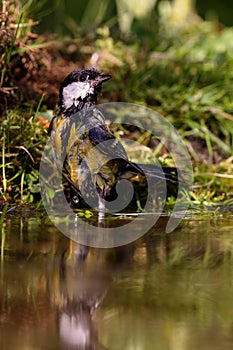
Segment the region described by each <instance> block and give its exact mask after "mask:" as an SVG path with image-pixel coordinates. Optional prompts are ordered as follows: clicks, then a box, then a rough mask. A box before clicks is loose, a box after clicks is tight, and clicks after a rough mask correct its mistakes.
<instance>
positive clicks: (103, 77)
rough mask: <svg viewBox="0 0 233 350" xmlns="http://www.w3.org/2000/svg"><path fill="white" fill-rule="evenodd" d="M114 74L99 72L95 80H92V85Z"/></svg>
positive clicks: (98, 83) (100, 82)
mask: <svg viewBox="0 0 233 350" xmlns="http://www.w3.org/2000/svg"><path fill="white" fill-rule="evenodd" d="M111 78H112V76H111V75H110V74H99V75H98V76H97V77H96V78H95V80H94V81H93V82H92V86H97V85H100V84H102V83H103V82H104V81H107V80H109V79H111Z"/></svg>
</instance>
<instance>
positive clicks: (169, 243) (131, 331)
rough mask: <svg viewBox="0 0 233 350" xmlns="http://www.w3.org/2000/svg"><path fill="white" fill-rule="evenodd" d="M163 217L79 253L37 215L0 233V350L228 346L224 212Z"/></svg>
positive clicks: (228, 256)
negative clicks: (173, 222) (114, 243)
mask: <svg viewBox="0 0 233 350" xmlns="http://www.w3.org/2000/svg"><path fill="white" fill-rule="evenodd" d="M166 220H167V219H166V218H161V220H159V222H158V223H157V224H156V226H155V227H154V228H153V229H152V230H151V231H150V232H149V233H148V234H147V235H146V236H144V237H143V238H141V239H140V240H138V241H137V242H135V243H134V244H130V245H127V246H124V247H119V248H116V249H94V248H90V249H88V248H86V247H84V246H80V245H78V244H77V243H74V242H73V241H70V240H69V239H68V238H66V237H65V236H63V235H61V234H60V233H59V232H58V231H57V229H56V228H54V226H53V224H52V223H51V222H50V221H49V219H48V218H47V217H46V216H45V215H44V214H42V215H40V214H38V213H37V214H35V213H32V212H31V211H30V210H27V209H25V210H24V211H23V212H22V211H21V212H20V215H19V214H17V213H15V212H13V213H11V214H10V215H8V216H7V217H6V220H5V225H4V226H3V227H2V250H1V254H2V255H1V258H2V260H1V279H0V349H2V350H5V349H6V350H11V349H14V350H18V349H20V350H22V349H30V350H32V349H33V350H37V349H43V350H47V349H48V350H50V349H51V350H53V349H54V350H55V349H68V350H69V349H111V350H115V349H116V350H118V349H119V350H120V349H124V350H128V349H130V350H131V349H133V350H139V349H140V350H141V349H143V350H150V349H151V350H152V349H153V350H154V349H159V350H168V349H169V350H173V349H174V350H186V349H187V350H194V349H195V350H196V349H205V350H208V349H211V350H214V349H216V350H217V349H222V350H227V349H232V348H233V234H232V232H233V215H231V214H228V215H225V216H220V215H218V216H217V217H215V216H200V215H194V216H190V217H189V218H187V219H186V220H184V221H183V223H182V225H181V226H180V228H178V229H177V230H176V231H175V232H173V233H171V234H165V233H164V227H165V224H166Z"/></svg>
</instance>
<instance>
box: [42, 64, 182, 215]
mask: <svg viewBox="0 0 233 350" xmlns="http://www.w3.org/2000/svg"><path fill="white" fill-rule="evenodd" d="M110 78H111V75H109V74H102V73H100V72H99V71H98V70H96V69H94V68H84V69H81V70H76V71H73V72H71V73H70V74H69V75H68V76H67V77H66V78H65V80H64V81H63V82H62V84H61V86H60V91H59V102H58V106H57V109H56V110H55V113H54V117H53V119H52V121H51V123H50V127H49V133H50V138H51V142H52V146H53V150H54V157H55V161H56V163H57V164H59V166H60V167H62V169H63V170H62V172H63V175H64V177H65V179H66V180H67V181H68V182H69V183H70V185H71V187H72V189H73V191H74V193H76V195H77V196H78V198H80V199H82V198H85V201H88V198H93V192H97V197H98V210H99V211H100V212H103V211H104V210H105V204H106V202H105V201H106V200H107V201H111V200H115V199H116V197H117V185H118V183H119V182H120V181H121V180H128V181H131V182H133V181H134V180H137V181H140V179H143V178H145V176H146V173H147V172H148V167H146V166H140V165H137V164H135V163H133V162H131V161H130V160H129V159H128V157H127V154H126V151H125V149H124V147H123V145H122V144H121V142H120V141H119V140H118V139H117V138H116V137H115V136H114V135H113V133H112V132H111V131H110V129H109V128H108V126H107V125H106V122H105V118H104V116H103V114H102V113H101V112H100V110H99V109H98V108H97V107H96V104H97V96H98V94H99V93H100V92H101V88H102V84H103V83H105V82H106V81H108V80H109V79H110ZM143 167H144V170H143ZM149 173H150V175H152V176H153V177H154V176H155V177H157V178H162V179H167V180H168V181H174V179H175V178H176V174H175V168H167V169H166V171H164V173H163V170H162V169H161V168H159V167H156V166H153V169H151V168H150V169H149ZM76 198H77V197H76Z"/></svg>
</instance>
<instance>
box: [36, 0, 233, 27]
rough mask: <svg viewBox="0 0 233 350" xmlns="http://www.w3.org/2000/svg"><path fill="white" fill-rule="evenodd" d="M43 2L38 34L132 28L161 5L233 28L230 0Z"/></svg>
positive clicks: (62, 0) (88, 0)
mask: <svg viewBox="0 0 233 350" xmlns="http://www.w3.org/2000/svg"><path fill="white" fill-rule="evenodd" d="M42 3H44V5H43V12H41V13H43V15H42V18H41V21H40V25H39V27H38V28H39V32H44V31H51V32H55V33H58V34H65V33H67V32H70V31H72V30H73V29H74V27H75V26H78V27H79V28H82V29H84V30H85V29H86V30H87V29H91V28H93V26H95V25H100V24H103V23H105V24H108V25H110V26H113V25H116V24H117V23H118V24H119V25H120V27H121V29H123V31H124V29H125V27H127V26H130V27H131V26H134V25H135V24H136V22H138V21H139V22H140V21H141V20H145V18H146V17H148V16H149V17H151V15H154V16H157V15H158V9H159V7H160V5H161V3H163V4H166V3H171V4H173V5H174V4H176V8H177V11H178V12H180V14H181V13H182V12H185V11H187V8H189V7H192V8H194V9H195V10H196V12H197V14H198V15H199V16H201V17H202V18H203V19H207V20H209V19H211V20H217V21H219V22H220V23H222V24H224V25H227V26H231V25H233V16H232V11H233V2H232V1H231V0H222V1H218V0H215V1H212V0H204V1H202V0H170V1H168V0H147V1H142V0H135V1H130V0H114V1H113V0H78V1H76V0H52V1H46V0H44V1H43V0H42V2H41V1H40V6H42V5H41V4H42ZM35 8H36V7H35ZM125 31H127V28H126V29H125Z"/></svg>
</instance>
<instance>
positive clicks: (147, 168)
mask: <svg viewBox="0 0 233 350" xmlns="http://www.w3.org/2000/svg"><path fill="white" fill-rule="evenodd" d="M138 167H140V169H141V170H142V171H143V173H144V175H145V176H148V177H155V178H158V179H162V180H164V179H166V180H167V181H169V182H173V183H178V170H177V168H175V167H168V166H165V167H159V166H157V165H154V164H138Z"/></svg>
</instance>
